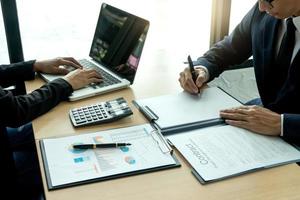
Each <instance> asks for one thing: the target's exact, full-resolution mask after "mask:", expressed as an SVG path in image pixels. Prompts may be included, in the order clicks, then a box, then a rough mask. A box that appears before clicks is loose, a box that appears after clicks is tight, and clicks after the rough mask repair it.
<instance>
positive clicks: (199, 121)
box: [133, 87, 242, 135]
mask: <svg viewBox="0 0 300 200" xmlns="http://www.w3.org/2000/svg"><path fill="white" fill-rule="evenodd" d="M133 104H134V105H135V106H136V107H137V108H138V109H139V110H140V112H141V113H142V114H143V115H144V116H145V117H146V118H147V119H148V120H149V122H151V123H153V124H155V125H156V126H157V127H158V129H160V131H161V132H162V134H163V135H170V134H173V133H179V132H183V131H189V130H193V129H197V128H204V127H208V126H215V125H219V124H225V122H224V120H223V119H221V118H220V117H219V111H220V110H222V109H225V108H231V107H237V106H241V105H242V104H241V103H240V102H239V101H238V100H236V99H235V98H233V97H231V96H230V95H228V94H227V93H226V92H224V91H223V90H221V89H220V88H217V87H211V88H206V89H204V90H203V91H201V93H200V94H198V95H192V94H189V93H187V92H181V93H178V94H170V95H163V96H158V97H152V98H146V99H141V100H133Z"/></svg>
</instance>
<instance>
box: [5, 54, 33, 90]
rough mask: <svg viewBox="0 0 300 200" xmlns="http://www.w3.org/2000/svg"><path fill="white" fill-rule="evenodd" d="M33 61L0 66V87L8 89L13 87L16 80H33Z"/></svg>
mask: <svg viewBox="0 0 300 200" xmlns="http://www.w3.org/2000/svg"><path fill="white" fill-rule="evenodd" d="M34 62H35V61H34V60H32V61H27V62H19V63H15V64H10V65H0V85H1V86H2V87H8V86H11V85H14V84H15V83H16V80H18V81H25V80H32V79H34V75H35V72H34V71H33V64H34Z"/></svg>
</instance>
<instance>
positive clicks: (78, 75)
mask: <svg viewBox="0 0 300 200" xmlns="http://www.w3.org/2000/svg"><path fill="white" fill-rule="evenodd" d="M63 79H65V80H66V81H67V82H68V83H70V85H71V86H72V88H73V90H77V89H80V88H82V87H84V86H86V85H88V84H91V83H100V82H102V81H103V78H102V76H101V74H99V73H98V72H97V71H96V70H94V69H77V70H75V71H72V72H70V73H68V74H67V75H66V76H64V77H63Z"/></svg>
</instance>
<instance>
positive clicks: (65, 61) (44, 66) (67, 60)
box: [33, 57, 82, 75]
mask: <svg viewBox="0 0 300 200" xmlns="http://www.w3.org/2000/svg"><path fill="white" fill-rule="evenodd" d="M62 66H71V67H73V68H75V69H82V66H81V65H80V64H79V63H78V62H77V61H76V60H75V59H74V58H72V57H60V58H54V59H50V60H43V61H36V62H35V63H34V65H33V69H34V71H36V72H43V73H47V74H61V75H65V74H67V73H69V70H67V69H66V68H63V67H62Z"/></svg>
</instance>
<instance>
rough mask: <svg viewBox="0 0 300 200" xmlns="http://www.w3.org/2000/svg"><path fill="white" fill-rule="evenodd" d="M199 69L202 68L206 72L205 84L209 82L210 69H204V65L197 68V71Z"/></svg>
mask: <svg viewBox="0 0 300 200" xmlns="http://www.w3.org/2000/svg"><path fill="white" fill-rule="evenodd" d="M199 68H202V69H203V70H204V71H205V74H206V76H205V82H207V81H208V80H209V77H210V76H209V72H208V69H207V68H206V67H204V66H203V65H200V66H195V69H199Z"/></svg>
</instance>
